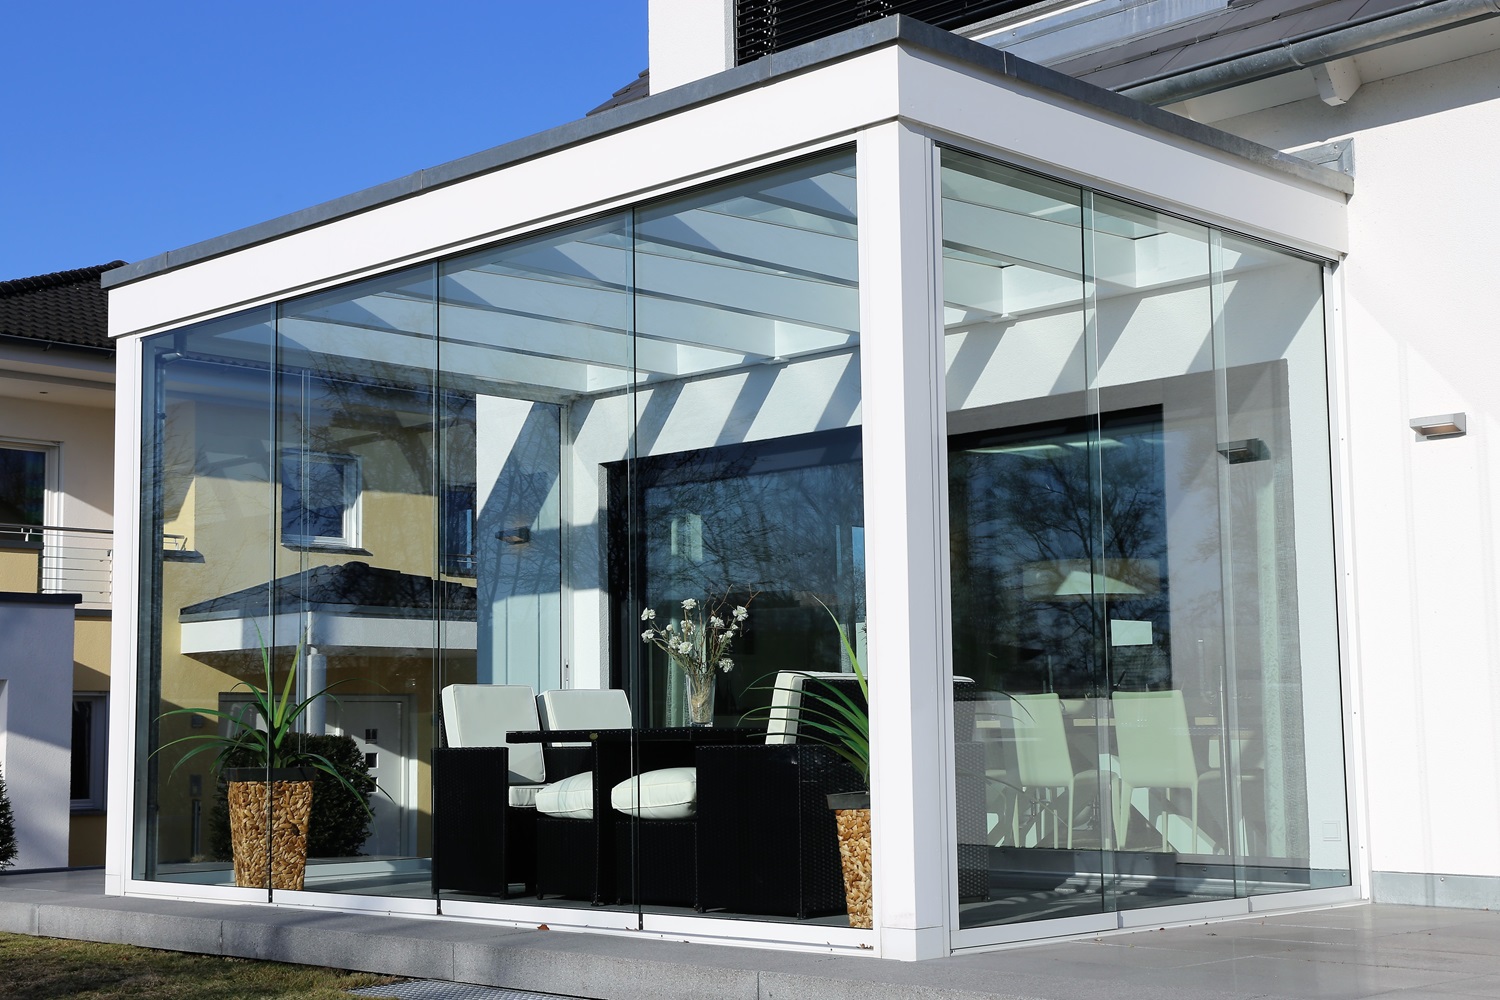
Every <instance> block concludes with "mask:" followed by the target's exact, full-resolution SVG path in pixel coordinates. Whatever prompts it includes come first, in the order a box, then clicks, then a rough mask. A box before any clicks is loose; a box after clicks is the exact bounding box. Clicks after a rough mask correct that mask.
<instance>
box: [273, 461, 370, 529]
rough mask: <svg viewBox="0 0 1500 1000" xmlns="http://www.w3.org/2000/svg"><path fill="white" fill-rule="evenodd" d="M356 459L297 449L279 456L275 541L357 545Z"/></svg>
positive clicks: (358, 476) (358, 482)
mask: <svg viewBox="0 0 1500 1000" xmlns="http://www.w3.org/2000/svg"><path fill="white" fill-rule="evenodd" d="M359 494H360V475H359V459H357V458H355V457H354V456H353V455H320V454H315V453H313V452H305V451H299V452H294V453H291V454H288V455H285V456H284V457H283V458H282V460H281V542H282V544H283V545H291V546H299V547H307V548H344V549H353V548H358V547H359Z"/></svg>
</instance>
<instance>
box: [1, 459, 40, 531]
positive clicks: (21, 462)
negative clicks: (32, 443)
mask: <svg viewBox="0 0 1500 1000" xmlns="http://www.w3.org/2000/svg"><path fill="white" fill-rule="evenodd" d="M46 504H47V453H46V452H44V451H35V450H32V449H30V448H15V447H0V525H12V524H14V525H27V526H29V525H40V524H41V523H42V520H43V517H44V515H45V512H46Z"/></svg>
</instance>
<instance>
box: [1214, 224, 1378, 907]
mask: <svg viewBox="0 0 1500 1000" xmlns="http://www.w3.org/2000/svg"><path fill="white" fill-rule="evenodd" d="M1221 253H1222V261H1223V265H1222V270H1223V284H1222V291H1221V298H1220V302H1221V303H1222V305H1221V317H1222V319H1221V324H1222V327H1223V331H1224V343H1225V345H1226V347H1225V351H1224V354H1225V356H1226V362H1227V364H1226V370H1225V373H1224V396H1225V400H1224V409H1225V413H1224V416H1223V418H1222V419H1223V420H1224V421H1225V431H1224V438H1225V442H1226V443H1225V444H1224V445H1222V446H1221V449H1220V450H1221V453H1222V454H1223V468H1222V474H1223V476H1224V480H1225V487H1224V488H1225V493H1226V504H1225V508H1226V518H1225V521H1226V525H1225V547H1226V550H1227V552H1228V553H1229V556H1230V560H1231V564H1232V567H1233V569H1232V572H1231V574H1230V576H1229V592H1230V602H1229V604H1230V614H1229V624H1230V628H1231V635H1232V639H1231V642H1230V655H1231V660H1230V662H1231V663H1232V667H1231V669H1230V671H1229V673H1228V677H1229V680H1230V681H1231V682H1232V691H1233V697H1232V698H1231V699H1230V700H1229V702H1228V707H1229V711H1230V716H1229V719H1228V724H1229V727H1230V729H1231V734H1232V736H1231V739H1230V740H1229V741H1228V746H1229V747H1230V750H1231V754H1230V757H1231V762H1232V765H1233V768H1232V769H1233V772H1234V773H1236V774H1237V776H1238V777H1237V780H1236V781H1235V782H1234V784H1233V785H1232V791H1233V793H1234V795H1233V804H1234V813H1235V815H1236V816H1237V817H1238V820H1237V824H1236V832H1237V833H1238V835H1239V839H1240V843H1239V848H1238V850H1237V851H1236V853H1237V854H1239V855H1242V856H1243V864H1244V870H1243V874H1242V878H1243V879H1244V881H1245V888H1246V891H1248V892H1251V893H1266V892H1278V891H1287V890H1290V889H1302V888H1319V887H1322V886H1329V885H1348V884H1349V843H1348V836H1347V818H1346V817H1347V810H1346V807H1345V802H1346V796H1345V787H1344V770H1343V768H1342V767H1340V766H1338V762H1341V761H1342V760H1343V759H1344V747H1343V729H1342V727H1341V726H1340V724H1339V722H1340V719H1341V717H1342V716H1341V710H1340V700H1341V692H1340V685H1339V673H1338V669H1337V665H1338V662H1339V651H1338V633H1337V627H1336V623H1337V621H1338V616H1337V609H1336V607H1335V602H1334V587H1333V580H1334V566H1333V537H1332V509H1333V498H1332V492H1331V487H1330V483H1331V473H1330V467H1329V451H1328V434H1327V427H1326V424H1325V419H1326V417H1325V415H1326V414H1327V412H1328V402H1327V381H1326V377H1325V368H1324V335H1323V295H1322V291H1323V282H1322V273H1321V268H1320V266H1319V265H1318V264H1316V263H1314V262H1312V261H1308V260H1303V259H1301V258H1299V257H1295V256H1293V255H1291V254H1288V253H1285V252H1282V251H1278V250H1275V249H1273V248H1271V247H1268V246H1266V245H1264V244H1261V243H1256V242H1253V241H1250V240H1245V239H1240V238H1236V237H1231V236H1225V237H1224V238H1223V244H1222V251H1221Z"/></svg>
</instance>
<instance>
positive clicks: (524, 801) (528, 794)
mask: <svg viewBox="0 0 1500 1000" xmlns="http://www.w3.org/2000/svg"><path fill="white" fill-rule="evenodd" d="M507 787H508V788H509V794H508V795H507V796H506V802H508V803H509V804H510V805H512V806H515V807H516V808H517V809H535V808H536V793H537V792H539V791H541V790H542V787H543V786H541V785H509V786H507Z"/></svg>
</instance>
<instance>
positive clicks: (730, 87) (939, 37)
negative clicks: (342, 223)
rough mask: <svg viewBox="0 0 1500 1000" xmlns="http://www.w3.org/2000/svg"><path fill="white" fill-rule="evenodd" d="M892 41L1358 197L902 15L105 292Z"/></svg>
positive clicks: (287, 221)
mask: <svg viewBox="0 0 1500 1000" xmlns="http://www.w3.org/2000/svg"><path fill="white" fill-rule="evenodd" d="M888 45H907V46H911V47H913V48H919V49H925V50H927V51H929V52H932V53H934V54H936V55H939V56H943V57H945V58H948V59H952V60H954V61H956V62H959V63H963V64H966V65H968V66H972V67H974V68H976V69H979V70H983V71H985V72H988V73H991V74H993V75H995V76H999V77H1008V78H1010V79H1013V80H1016V81H1018V82H1020V83H1025V84H1028V85H1030V86H1033V87H1037V88H1039V89H1042V90H1047V91H1051V92H1053V93H1055V94H1057V95H1058V96H1061V97H1064V98H1067V99H1069V100H1072V101H1076V102H1078V103H1080V104H1085V105H1090V106H1092V107H1095V108H1097V109H1099V110H1102V111H1105V112H1107V113H1110V114H1113V115H1117V116H1119V117H1122V118H1125V119H1128V120H1130V121H1134V122H1136V123H1137V124H1139V125H1142V126H1145V127H1148V128H1152V129H1155V130H1157V131H1161V132H1165V133H1168V134H1170V135H1175V136H1177V137H1179V138H1183V139H1187V140H1189V141H1192V142H1195V143H1198V144H1200V145H1204V146H1208V147H1210V148H1214V149H1218V150H1220V151H1222V152H1225V153H1229V154H1231V155H1234V156H1238V157H1240V158H1242V159H1245V160H1249V161H1251V162H1253V163H1256V164H1258V165H1260V166H1263V167H1269V168H1271V169H1275V170H1278V171H1280V172H1282V173H1285V174H1289V175H1291V176H1294V177H1297V178H1299V179H1301V180H1304V181H1310V182H1312V183H1314V184H1318V185H1320V186H1323V187H1327V188H1330V189H1332V190H1334V191H1338V192H1340V193H1342V194H1350V193H1352V192H1353V190H1354V188H1353V182H1352V181H1351V180H1350V179H1349V178H1348V177H1346V176H1345V175H1343V174H1340V173H1338V172H1336V171H1333V170H1329V169H1327V168H1324V167H1320V166H1315V165H1312V164H1309V163H1306V162H1304V161H1302V160H1299V159H1298V158H1296V157H1294V156H1290V155H1288V154H1286V153H1282V152H1281V151H1279V150H1276V149H1272V148H1271V147H1269V146H1262V145H1260V144H1259V143H1255V142H1250V141H1249V140H1247V139H1241V138H1240V137H1238V136H1234V135H1230V134H1229V133H1227V132H1222V131H1220V130H1218V129H1216V128H1212V127H1210V126H1208V125H1203V124H1200V123H1198V122H1194V121H1191V120H1190V119H1187V118H1183V117H1181V116H1179V115H1175V114H1172V113H1171V112H1168V111H1162V110H1160V109H1159V108H1155V107H1152V106H1150V105H1147V104H1142V103H1140V102H1139V101H1135V100H1133V99H1131V98H1128V97H1123V96H1121V95H1119V94H1116V93H1113V92H1112V91H1109V90H1105V89H1103V88H1101V87H1097V86H1094V85H1093V84H1089V83H1084V82H1082V81H1080V80H1077V79H1075V78H1073V77H1070V76H1067V75H1066V74H1063V73H1059V72H1057V71H1055V70H1050V69H1047V68H1046V67H1044V66H1040V65H1037V64H1036V63H1032V62H1027V61H1026V60H1024V59H1020V58H1017V57H1016V56H1013V55H1011V54H1010V53H1009V52H1005V51H1002V50H999V49H994V48H991V47H990V46H988V45H985V44H983V43H982V42H976V41H973V40H972V39H968V38H965V37H963V36H962V35H958V34H955V33H953V32H951V31H945V30H943V29H941V28H934V27H932V26H931V25H929V24H925V23H923V22H921V21H917V20H914V19H913V18H910V17H907V16H905V15H900V14H897V15H892V16H891V17H887V18H883V19H881V20H879V21H872V22H869V23H867V24H862V25H859V26H858V27H854V28H850V29H849V30H847V31H842V32H839V33H838V34H836V35H829V36H827V37H825V38H820V39H817V40H816V41H813V42H809V43H807V44H806V45H799V46H797V47H796V48H792V49H787V50H785V51H783V52H777V53H773V54H772V55H769V56H765V57H763V58H760V59H757V60H755V61H754V62H751V63H746V64H744V65H742V66H736V67H734V68H732V69H728V70H725V71H724V72H722V73H716V74H714V75H713V76H709V77H705V78H703V79H701V80H695V81H693V82H691V83H687V84H684V85H682V86H680V87H674V88H672V89H671V90H668V91H664V92H662V93H660V94H652V95H651V96H649V97H645V98H642V99H641V100H638V101H632V102H630V103H628V104H624V105H620V106H618V107H614V108H610V109H608V110H605V111H600V112H599V113H597V114H594V115H590V116H588V117H585V118H580V119H578V120H576V121H572V122H568V123H567V124H565V125H559V126H557V127H556V128H551V129H547V130H545V131H542V132H537V133H535V134H533V135H529V136H526V137H524V138H521V139H516V140H514V141H512V142H507V143H504V144H502V145H499V146H494V147H492V148H490V149H486V150H482V151H481V152H478V153H473V154H470V155H469V156H464V157H460V158H459V159H456V160H451V161H449V162H447V163H443V164H439V165H438V166H435V167H429V168H427V169H424V170H418V171H416V172H415V173H411V174H407V175H406V176H405V177H399V178H396V179H395V180H392V181H387V182H386V183H384V184H377V185H375V186H374V187H369V188H365V189H364V190H362V191H356V192H354V193H353V194H348V195H344V196H343V197H340V198H335V199H333V200H331V201H326V202H323V203H322V204H319V205H314V206H311V207H310V208H305V209H302V210H301V211H297V212H292V213H290V214H288V215H283V216H280V217H278V218H274V219H269V220H267V221H265V222H261V223H258V224H256V225H253V226H248V227H246V228H244V229H239V230H236V231H234V232H231V233H227V234H225V235H223V236H218V237H215V238H213V239H209V240H204V241H202V242H200V243H194V244H191V245H190V246H186V247H183V248H181V249H178V250H169V251H167V252H166V253H162V254H157V255H156V256H154V257H147V258H145V259H144V260H139V261H136V262H134V263H131V264H127V265H125V266H124V267H119V268H115V269H114V270H112V271H107V272H105V273H104V274H103V275H102V276H101V280H102V284H103V286H104V287H106V288H112V287H116V286H119V285H125V284H129V283H131V282H134V281H139V280H141V279H143V278H148V277H151V276H153V275H157V274H161V273H164V272H166V271H171V270H175V269H177V268H180V267H185V266H187V265H189V264H195V263H198V262H200V261H204V260H208V259H210V258H213V257H219V256H223V255H225V254H229V253H233V252H235V251H237V250H243V249H245V248H247V247H251V246H255V245H257V244H260V243H266V242H269V241H271V240H274V239H278V238H280V237H283V236H288V235H290V234H292V233H295V232H299V231H301V230H305V229H311V228H314V227H316V226H319V225H323V224H325V223H328V222H332V221H334V220H336V219H340V218H345V217H348V216H352V215H357V214H359V213H361V212H366V211H369V210H371V209H374V208H378V207H380V206H382V205H387V204H391V203H393V202H397V201H401V200H403V199H405V198H410V197H413V196H414V195H418V194H421V193H423V192H425V191H431V190H433V189H435V188H439V187H445V186H447V185H449V184H454V183H457V182H459V181H463V180H467V179H469V178H471V177H476V176H479V175H481V174H486V173H489V172H491V171H494V170H498V169H501V168H503V167H508V166H511V165H513V164H516V163H520V162H522V161H524V160H529V159H533V158H535V157H538V156H543V155H545V154H548V153H552V152H555V151H557V150H560V149H563V148H566V147H568V146H573V145H577V144H579V143H582V142H586V141H588V140H591V139H596V138H599V137H600V136H604V135H607V134H609V133H612V132H618V131H622V130H624V129H628V128H633V127H635V126H637V125H640V124H643V123H645V122H648V121H651V120H653V119H657V118H664V117H666V116H668V115H672V114H676V113H678V112H681V111H685V110H687V109H689V108H692V107H696V106H698V105H701V104H706V103H709V102H711V101H715V100H719V99H721V98H724V97H727V96H729V95H731V94H735V93H738V92H741V91H745V90H750V89H753V88H756V87H763V86H766V85H767V84H769V83H771V82H773V81H775V80H778V79H781V78H784V77H789V76H792V75H794V74H798V73H803V72H807V71H809V70H812V69H816V68H818V67H820V66H825V65H829V64H831V63H835V62H839V61H842V60H845V59H849V58H851V57H853V56H857V55H862V54H864V53H866V52H870V51H873V50H875V49H878V48H882V47H885V46H888Z"/></svg>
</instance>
